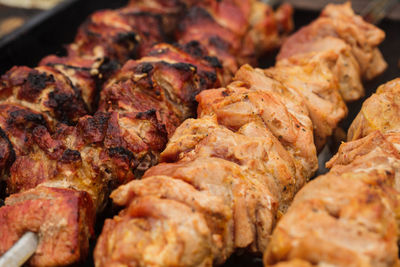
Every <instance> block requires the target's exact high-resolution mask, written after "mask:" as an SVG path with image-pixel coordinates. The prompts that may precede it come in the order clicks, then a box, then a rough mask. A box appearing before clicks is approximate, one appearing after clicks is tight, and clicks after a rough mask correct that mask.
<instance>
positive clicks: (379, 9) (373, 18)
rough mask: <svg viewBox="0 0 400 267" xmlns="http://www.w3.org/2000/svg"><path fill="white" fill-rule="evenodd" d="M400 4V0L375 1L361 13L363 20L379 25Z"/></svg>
mask: <svg viewBox="0 0 400 267" xmlns="http://www.w3.org/2000/svg"><path fill="white" fill-rule="evenodd" d="M398 3H400V0H374V1H371V2H370V3H369V4H368V5H367V7H366V8H365V9H364V10H363V11H362V12H361V16H362V17H363V19H364V20H365V21H367V22H369V23H372V24H375V25H376V24H378V23H379V22H380V21H381V20H382V19H384V18H385V16H386V15H387V14H388V13H389V12H390V10H391V9H392V8H393V7H394V6H395V5H396V4H398Z"/></svg>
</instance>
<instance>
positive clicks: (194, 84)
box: [99, 43, 220, 135]
mask: <svg viewBox="0 0 400 267" xmlns="http://www.w3.org/2000/svg"><path fill="white" fill-rule="evenodd" d="M191 50H196V51H195V53H194V56H193V55H192V54H190V52H191ZM201 52H202V51H201V48H200V47H199V46H198V44H195V43H194V44H188V45H186V46H184V47H183V48H182V49H180V48H179V47H174V46H171V45H167V44H160V45H156V46H155V47H154V48H153V49H152V50H151V51H150V53H149V55H148V56H147V57H143V58H142V59H140V60H137V61H129V62H128V63H127V64H126V65H125V66H124V67H123V68H122V69H121V70H120V71H119V72H118V73H117V74H116V75H115V76H114V77H113V78H112V79H110V80H109V81H108V82H107V83H106V85H105V88H104V89H103V91H102V92H101V99H100V106H99V110H104V111H111V110H114V111H119V113H120V114H121V115H122V114H125V115H126V116H127V115H128V114H130V113H139V112H141V113H143V112H147V113H152V112H154V113H155V114H156V117H157V119H158V120H159V121H160V124H161V125H163V126H164V127H165V129H166V130H167V132H168V134H169V135H171V134H172V133H173V132H174V131H175V128H176V127H177V126H178V125H179V124H180V122H181V121H183V120H184V119H186V118H188V117H190V116H193V115H194V101H195V99H194V98H195V96H196V95H197V94H198V93H199V92H201V91H202V90H204V89H207V88H212V87H216V86H219V84H220V80H219V70H218V69H216V67H219V64H218V60H217V59H216V58H215V59H214V58H209V57H205V56H204V57H201V55H202V54H201ZM206 59H207V60H209V61H207V60H206ZM132 118H134V117H132Z"/></svg>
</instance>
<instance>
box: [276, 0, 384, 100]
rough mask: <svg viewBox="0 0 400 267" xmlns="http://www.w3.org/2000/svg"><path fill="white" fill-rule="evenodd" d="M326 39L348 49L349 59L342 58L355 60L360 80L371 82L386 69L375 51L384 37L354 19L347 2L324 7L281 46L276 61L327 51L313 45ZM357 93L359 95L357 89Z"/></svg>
mask: <svg viewBox="0 0 400 267" xmlns="http://www.w3.org/2000/svg"><path fill="white" fill-rule="evenodd" d="M326 37H334V38H339V39H342V40H343V41H345V42H346V43H347V44H348V45H349V46H350V47H351V55H346V56H345V57H347V61H350V62H352V61H353V59H352V57H354V58H355V59H356V60H357V62H358V64H359V68H360V71H361V73H362V77H363V78H365V79H367V80H370V79H373V78H374V77H376V76H377V75H379V74H381V73H382V72H383V71H384V70H385V69H386V67H387V64H386V62H385V60H384V59H383V57H382V54H381V53H380V51H379V49H378V45H379V44H380V43H381V42H382V41H383V39H384V38H385V33H384V32H383V31H382V30H380V29H379V28H377V27H375V26H374V25H372V24H369V23H367V22H365V21H364V20H363V19H362V18H361V17H360V16H358V15H355V14H354V11H353V10H352V9H351V4H350V2H348V3H346V4H343V5H333V4H329V5H327V6H326V7H325V9H324V10H323V11H322V13H321V16H320V17H319V18H318V19H317V20H315V21H314V22H312V23H311V24H309V25H307V26H305V27H303V28H302V29H300V30H299V31H298V32H297V33H295V34H293V35H292V36H290V37H289V38H288V39H287V40H286V41H285V42H284V44H283V45H282V48H281V50H280V53H279V55H278V60H282V59H284V58H288V57H291V56H293V55H296V54H301V53H308V52H312V51H320V50H321V49H327V47H321V46H320V45H315V42H316V41H317V42H318V40H319V39H323V38H326ZM332 44H333V43H332ZM343 59H345V58H343ZM349 76H350V75H349ZM350 77H351V76H350ZM357 91H358V92H359V93H361V91H360V87H358V88H357ZM354 93H355V92H353V94H354ZM351 96H352V95H348V100H355V99H356V98H354V96H353V97H351ZM355 96H357V95H355ZM359 97H360V95H359V96H358V98H359Z"/></svg>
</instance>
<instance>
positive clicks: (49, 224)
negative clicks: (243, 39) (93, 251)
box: [0, 187, 94, 266]
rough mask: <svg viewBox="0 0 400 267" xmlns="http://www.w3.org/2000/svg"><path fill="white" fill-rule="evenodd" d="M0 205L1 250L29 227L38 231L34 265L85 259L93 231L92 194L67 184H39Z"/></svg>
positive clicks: (66, 262) (70, 262) (1, 252)
mask: <svg viewBox="0 0 400 267" xmlns="http://www.w3.org/2000/svg"><path fill="white" fill-rule="evenodd" d="M5 204H6V205H5V206H3V207H1V208H0V233H1V242H0V254H3V253H4V252H6V251H7V249H9V248H10V247H11V246H12V245H13V244H14V243H15V242H16V241H17V240H18V239H19V238H20V237H21V236H22V235H23V234H24V233H25V232H26V231H32V232H35V233H37V234H38V237H39V245H38V248H37V251H36V253H35V255H34V256H33V257H32V258H31V259H30V260H29V264H31V265H34V266H60V265H69V264H72V263H74V262H77V261H79V260H81V259H83V258H84V257H85V256H86V253H87V251H88V248H89V242H88V240H89V238H90V237H91V236H92V235H93V229H92V225H93V220H94V210H93V205H92V201H91V199H90V196H89V195H88V194H86V193H85V192H81V191H76V190H73V189H67V188H51V187H37V188H35V189H32V190H29V191H26V192H24V193H20V194H15V195H12V196H10V197H8V198H7V199H6V203H5Z"/></svg>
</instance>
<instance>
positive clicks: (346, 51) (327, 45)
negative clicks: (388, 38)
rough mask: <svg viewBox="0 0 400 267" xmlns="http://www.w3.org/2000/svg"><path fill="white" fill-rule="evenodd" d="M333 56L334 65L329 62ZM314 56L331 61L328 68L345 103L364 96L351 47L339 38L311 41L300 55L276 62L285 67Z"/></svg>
mask: <svg viewBox="0 0 400 267" xmlns="http://www.w3.org/2000/svg"><path fill="white" fill-rule="evenodd" d="M333 54H335V55H336V57H337V59H336V61H335V62H334V63H333V62H332V61H331V60H332V59H333ZM316 55H318V57H321V59H323V58H324V57H325V59H324V61H325V60H326V59H327V58H330V59H331V60H330V61H331V63H330V66H329V67H330V69H331V70H332V72H333V74H334V75H335V76H336V79H335V80H336V81H337V82H338V86H339V91H340V94H341V95H342V97H343V99H344V100H345V101H347V102H349V101H354V100H357V99H359V98H361V97H362V96H363V95H364V87H363V85H362V83H361V70H360V67H359V64H358V62H357V60H356V59H355V57H354V56H353V54H352V53H351V47H350V46H349V45H348V44H346V43H345V42H344V41H343V40H341V39H339V38H336V37H331V36H327V37H324V38H321V39H318V40H316V41H313V42H312V43H311V44H309V43H307V44H306V45H304V51H303V52H302V53H299V54H296V55H293V56H291V57H289V58H286V59H282V60H280V61H278V63H277V65H278V66H279V65H287V64H288V63H289V62H294V61H303V62H308V61H309V58H313V57H316ZM311 60H312V59H311Z"/></svg>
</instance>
